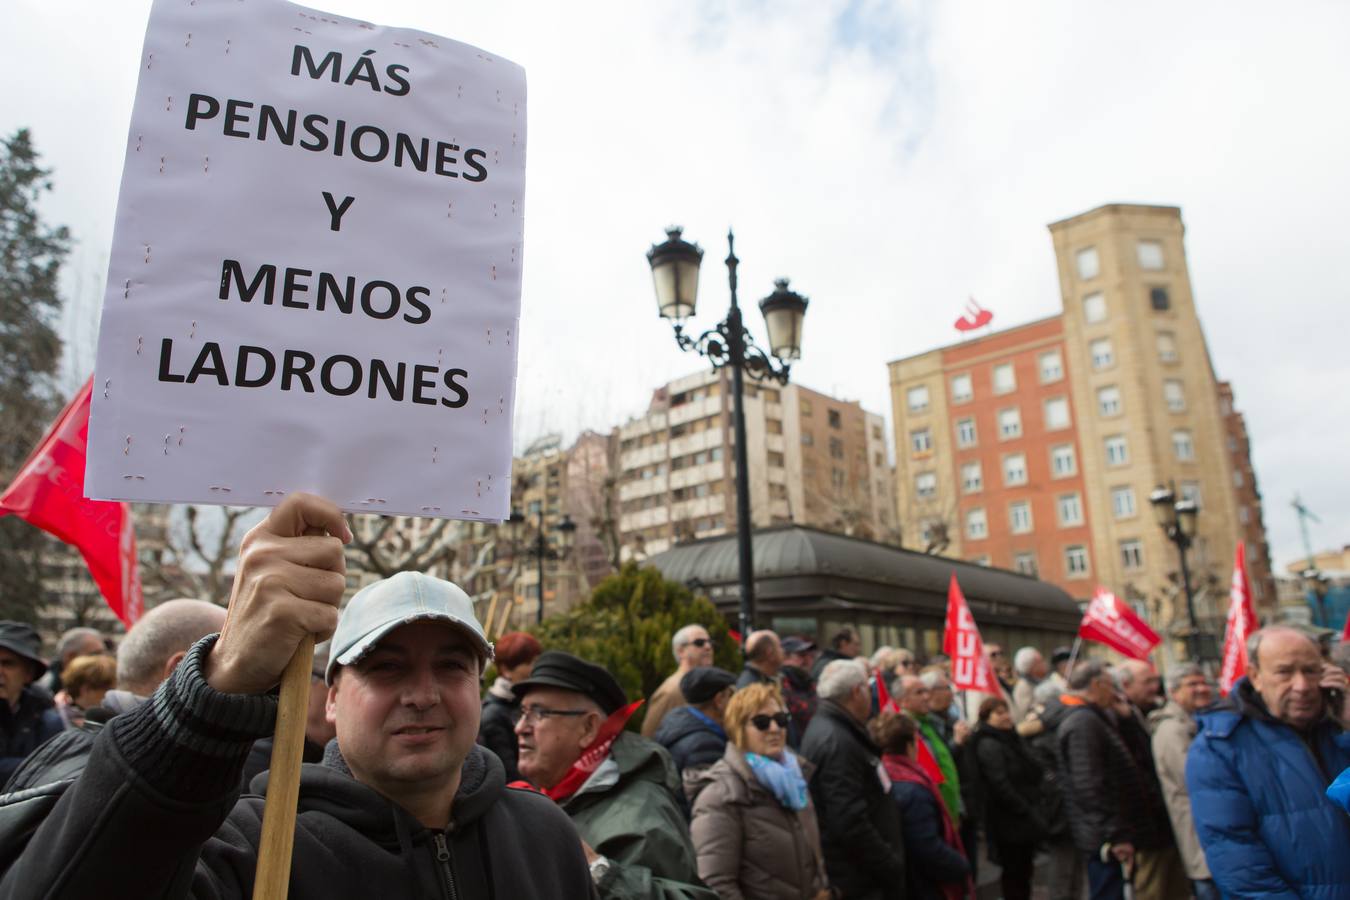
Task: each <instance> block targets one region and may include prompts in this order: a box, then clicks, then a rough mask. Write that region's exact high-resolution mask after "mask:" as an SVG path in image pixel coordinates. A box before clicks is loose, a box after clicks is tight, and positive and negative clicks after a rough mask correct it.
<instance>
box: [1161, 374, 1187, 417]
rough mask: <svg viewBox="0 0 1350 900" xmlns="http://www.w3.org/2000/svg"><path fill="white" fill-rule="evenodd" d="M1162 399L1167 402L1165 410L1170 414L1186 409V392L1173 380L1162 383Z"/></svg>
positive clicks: (1179, 383) (1178, 382)
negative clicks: (1169, 411) (1168, 410)
mask: <svg viewBox="0 0 1350 900" xmlns="http://www.w3.org/2000/svg"><path fill="white" fill-rule="evenodd" d="M1163 397H1164V398H1165V399H1166V400H1167V408H1168V409H1170V410H1171V411H1172V412H1183V411H1184V410H1185V409H1186V391H1185V390H1184V389H1183V388H1182V386H1181V382H1180V381H1177V380H1175V379H1168V380H1167V381H1164V382H1163Z"/></svg>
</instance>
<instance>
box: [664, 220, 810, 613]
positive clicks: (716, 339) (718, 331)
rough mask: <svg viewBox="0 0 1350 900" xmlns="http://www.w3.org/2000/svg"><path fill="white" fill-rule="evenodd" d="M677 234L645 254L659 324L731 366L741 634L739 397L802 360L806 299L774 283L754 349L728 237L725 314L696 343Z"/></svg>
mask: <svg viewBox="0 0 1350 900" xmlns="http://www.w3.org/2000/svg"><path fill="white" fill-rule="evenodd" d="M682 231H683V230H682V229H680V228H669V229H667V230H666V240H665V242H663V243H661V244H656V245H654V246H653V247H652V249H651V250H650V251H649V252H648V253H647V261H648V262H649V263H650V264H651V267H652V283H653V285H654V286H655V288H656V302H657V305H658V306H659V308H660V313H661V317H662V318H663V319H670V320H672V325H673V326H674V329H675V341H676V343H678V344H679V345H680V349H682V350H686V351H689V350H692V351H694V352H696V353H698V354H699V355H700V356H702V357H704V358H705V359H707V360H708V361H709V362H711V363H712V365H713V368H714V369H720V368H723V367H730V368H731V384H732V398H733V420H734V421H733V427H734V428H735V435H736V541H737V549H738V551H739V557H740V561H739V570H740V571H739V574H740V583H741V604H740V631H741V634H742V636H746V635H749V634H750V632H751V631H752V630H754V622H755V568H754V554H753V551H752V549H751V521H750V478H749V465H748V463H747V461H746V446H745V444H746V441H745V409H744V406H743V401H742V398H741V391H742V385H743V382H744V376H745V375H746V374H747V373H748V374H749V375H750V377H751V378H754V379H756V380H757V381H763V380H765V379H773V380H774V381H777V382H778V383H779V384H787V383H788V373H789V371H790V370H791V368H792V361H793V360H796V359H800V358H801V351H802V340H801V338H802V320H803V319H804V318H805V316H806V306H807V303H808V301H807V299H806V298H805V297H803V296H801V295H800V294H798V293H796V292H795V291H791V290H788V280H787V279H786V278H780V279H778V280H777V281H775V282H774V292H773V293H772V294H770V295H769V296H768V297H765V298H764V299H763V300H761V301H760V303H759V308H760V311H761V312H762V313H763V314H764V323H765V325H766V326H767V328H768V331H769V350H770V353H772V356H773V357H776V358H777V362H775V361H774V358H771V357H770V355H769V353H765V352H764V350H762V349H761V348H760V347H758V346H756V344H755V342H754V340H753V339H752V338H751V337H750V333H749V332H748V331H747V330H746V329H745V324H744V322H743V320H742V318H741V308H740V305H739V304H738V302H737V300H736V266H737V265H738V264H739V263H740V260H738V259H737V258H736V238H735V236H734V235H733V234H732V233H731V232H730V231H728V232H727V259H726V264H727V278H728V282H729V283H730V285H731V309H730V310H728V312H727V317H726V318H725V319H723V320H722V321H721V322H719V323H718V324H717V325H716V327H714V328H711V329H709V330H708V331H705V332H703V334H701V335H699V336H698V337H697V338H691V337H690V336H689V335H687V334H685V333H684V321H685V319H687V318H689V317H690V316H692V315H693V314H694V309H695V307H696V306H697V304H698V271H699V265H700V264H701V263H702V261H703V250H702V249H701V248H700V247H699V246H698V245H697V244H691V243H689V242H688V241H686V240H684V239H683V238H682V237H681V234H682Z"/></svg>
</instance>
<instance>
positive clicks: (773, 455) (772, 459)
mask: <svg viewBox="0 0 1350 900" xmlns="http://www.w3.org/2000/svg"><path fill="white" fill-rule="evenodd" d="M769 466H770V467H771V468H775V469H781V468H783V454H781V453H778V452H777V451H775V450H770V451H769Z"/></svg>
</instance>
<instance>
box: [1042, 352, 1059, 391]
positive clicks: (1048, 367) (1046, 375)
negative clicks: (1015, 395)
mask: <svg viewBox="0 0 1350 900" xmlns="http://www.w3.org/2000/svg"><path fill="white" fill-rule="evenodd" d="M1040 363H1041V384H1050V383H1051V382H1052V381H1059V380H1060V379H1061V378H1063V377H1064V358H1063V357H1061V356H1060V355H1059V351H1058V350H1052V351H1050V352H1049V353H1042V354H1041V356H1040Z"/></svg>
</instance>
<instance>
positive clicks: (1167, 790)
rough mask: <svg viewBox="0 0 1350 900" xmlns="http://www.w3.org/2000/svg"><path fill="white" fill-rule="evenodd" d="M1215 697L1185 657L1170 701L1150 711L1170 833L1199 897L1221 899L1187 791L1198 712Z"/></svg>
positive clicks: (1173, 674)
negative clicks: (1189, 756) (1188, 753)
mask: <svg viewBox="0 0 1350 900" xmlns="http://www.w3.org/2000/svg"><path fill="white" fill-rule="evenodd" d="M1213 699H1214V692H1213V691H1212V690H1211V689H1210V686H1209V679H1208V678H1206V677H1205V673H1204V672H1203V671H1201V669H1200V667H1199V666H1197V665H1196V664H1195V663H1183V664H1182V665H1179V666H1173V667H1172V668H1171V669H1168V671H1167V704H1166V705H1165V706H1163V708H1162V709H1159V710H1155V711H1154V712H1152V713H1150V714H1149V717H1148V718H1149V724H1150V725H1151V726H1152V728H1153V762H1154V764H1155V765H1156V766H1157V770H1158V780H1159V781H1160V782H1161V783H1162V791H1163V801H1164V802H1165V803H1166V804H1167V814H1168V816H1170V817H1171V819H1172V834H1173V835H1174V836H1175V837H1176V839H1177V849H1178V850H1179V851H1180V853H1181V862H1182V865H1184V866H1185V869H1186V877H1187V878H1189V879H1190V880H1191V890H1192V892H1193V893H1194V894H1195V896H1196V897H1197V898H1198V900H1219V897H1220V896H1221V895H1220V894H1219V889H1218V888H1217V887H1215V885H1214V880H1213V878H1212V877H1211V876H1210V874H1209V866H1208V865H1206V863H1205V851H1204V850H1203V849H1202V848H1201V847H1200V838H1199V837H1197V836H1196V834H1195V823H1194V821H1193V820H1192V818H1191V798H1190V794H1189V793H1187V791H1186V751H1188V750H1189V749H1190V746H1191V741H1192V740H1194V739H1195V732H1196V730H1197V728H1198V727H1199V726H1198V724H1197V723H1196V720H1195V714H1196V713H1198V712H1199V711H1200V710H1202V709H1204V708H1205V707H1207V706H1209V704H1210V703H1211V702H1212V701H1213Z"/></svg>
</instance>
